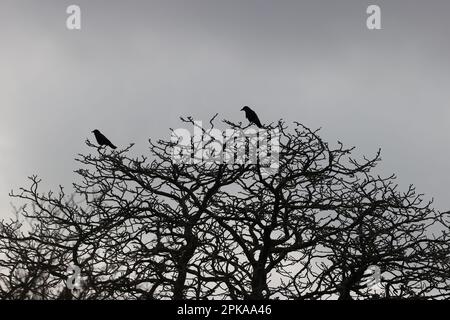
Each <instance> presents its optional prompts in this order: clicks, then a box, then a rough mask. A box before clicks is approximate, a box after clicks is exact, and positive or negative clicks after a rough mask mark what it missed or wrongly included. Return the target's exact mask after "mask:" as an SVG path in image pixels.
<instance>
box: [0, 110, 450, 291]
mask: <svg viewBox="0 0 450 320" xmlns="http://www.w3.org/2000/svg"><path fill="white" fill-rule="evenodd" d="M182 120H183V121H184V123H186V124H189V125H191V124H192V125H195V122H194V121H193V120H192V118H187V119H182ZM224 123H225V124H226V125H227V127H229V128H233V129H235V130H242V129H244V128H243V127H242V125H241V124H240V123H239V124H234V123H231V122H229V121H224ZM210 125H211V128H214V118H213V119H212V120H211V121H210ZM267 129H269V130H278V132H279V138H280V153H279V163H278V166H277V168H276V169H277V170H276V171H274V172H272V174H269V175H267V174H265V172H264V165H263V164H262V163H260V162H259V161H258V162H257V163H248V162H247V163H238V162H237V163H236V162H235V163H223V162H202V161H193V162H191V163H183V162H182V161H181V162H180V161H178V160H176V157H174V147H175V143H174V141H173V140H172V141H163V140H160V141H157V142H156V143H154V142H152V141H149V149H150V155H149V156H148V157H145V156H141V157H134V156H132V155H131V154H132V145H130V146H128V147H126V148H124V149H121V150H118V151H108V150H105V149H102V148H97V147H96V146H94V145H92V144H91V143H90V142H89V141H87V142H86V143H87V145H88V146H89V147H91V148H92V151H93V152H92V153H91V154H87V155H81V154H80V155H79V156H78V157H77V161H78V162H79V164H80V166H81V169H79V170H77V171H76V172H77V173H78V174H79V176H80V178H81V180H80V181H79V182H78V183H75V184H74V192H75V198H74V197H72V196H67V195H66V194H65V192H64V190H63V189H62V188H61V189H60V190H59V192H58V193H56V194H55V193H52V192H49V193H46V194H44V193H41V192H39V191H38V186H39V182H40V180H39V179H38V178H37V177H36V176H33V177H31V178H30V181H31V186H30V187H28V188H22V189H20V192H18V193H12V194H11V196H12V197H14V198H16V199H19V200H22V201H25V202H27V203H28V204H29V205H31V208H28V206H24V207H22V208H21V209H20V210H21V214H22V215H23V216H25V217H27V218H28V219H31V220H32V221H34V227H33V228H32V230H24V228H23V226H22V225H21V224H20V222H19V221H18V220H17V219H12V220H11V221H3V222H2V223H1V225H0V290H1V291H0V297H2V298H9V299H15V298H18V299H25V298H39V299H57V298H75V299H86V298H89V299H366V298H373V297H375V295H374V294H373V292H372V291H371V289H370V288H368V287H367V286H364V285H363V283H362V280H363V277H364V273H365V271H366V270H367V269H368V268H369V267H370V266H374V265H375V266H378V267H379V268H380V270H381V283H380V284H379V288H380V290H381V291H382V292H381V293H379V294H378V295H377V296H378V297H382V298H449V297H450V287H449V282H450V281H449V273H448V270H449V259H448V257H449V252H450V251H449V221H450V219H449V214H448V213H442V212H438V211H436V210H433V209H432V208H431V203H430V202H424V200H423V196H422V195H420V194H416V191H415V189H414V187H413V186H410V187H409V188H408V189H407V190H406V191H405V192H402V191H400V190H398V186H397V184H396V178H395V176H390V177H380V176H378V175H374V174H372V172H373V169H374V168H375V166H376V165H377V164H378V162H379V161H380V153H379V152H378V153H376V154H375V156H374V157H373V158H370V159H367V158H363V159H362V160H360V161H358V160H356V159H353V158H352V157H351V153H352V151H353V148H347V147H345V146H344V145H343V144H342V143H340V142H338V143H337V144H336V146H335V147H330V146H329V144H328V143H326V142H324V141H323V140H322V139H321V138H320V137H319V135H318V131H312V130H310V129H308V128H306V127H304V126H302V125H301V124H299V123H295V124H294V125H293V129H291V130H290V129H289V128H288V127H287V126H286V125H285V123H284V122H282V121H280V122H279V123H277V124H276V125H270V126H268V127H267ZM202 132H203V135H205V136H208V135H210V133H209V131H208V130H204V129H202ZM206 140H208V139H206ZM208 141H210V143H214V142H217V140H216V139H215V138H214V137H212V136H210V137H209V140H208ZM191 142H192V143H191V145H190V146H191V147H193V150H195V147H196V145H195V141H191ZM197 142H198V141H197ZM229 142H230V141H226V142H225V145H226V144H227V143H229ZM249 143H251V142H249V141H247V146H246V148H247V151H248V150H249V149H250V148H252V147H254V146H251V145H249ZM258 143H259V142H258ZM206 145H208V143H206ZM258 146H259V144H258V145H256V147H258ZM224 149H225V146H224ZM216 150H217V149H216ZM191 151H192V150H191ZM269 153H270V152H269ZM189 155H194V156H195V152H194V151H192V153H191V152H189ZM74 199H77V201H78V202H76V201H75V200H74ZM71 265H73V266H78V267H79V268H80V270H81V277H82V280H83V281H82V282H83V286H82V288H80V289H78V290H75V291H70V290H68V289H67V288H66V279H67V276H68V274H67V268H68V266H71ZM19 267H20V269H21V270H23V271H21V273H20V274H18V268H19ZM37 280H38V281H37Z"/></svg>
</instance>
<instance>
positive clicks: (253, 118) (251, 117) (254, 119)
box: [241, 106, 263, 128]
mask: <svg viewBox="0 0 450 320" xmlns="http://www.w3.org/2000/svg"><path fill="white" fill-rule="evenodd" d="M241 111H245V117H246V118H247V120H248V121H250V123H254V124H256V125H257V126H258V128H263V126H262V124H261V121H259V118H258V116H257V115H256V113H255V111H253V110H252V109H250V108H249V107H247V106H245V107H243V108H242V109H241Z"/></svg>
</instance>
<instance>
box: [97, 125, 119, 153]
mask: <svg viewBox="0 0 450 320" xmlns="http://www.w3.org/2000/svg"><path fill="white" fill-rule="evenodd" d="M92 132H93V133H94V135H95V139H97V142H98V144H99V145H101V146H109V147H111V148H113V149H116V146H115V145H113V144H112V143H111V141H109V140H108V138H106V137H105V136H104V135H103V134H102V133H101V132H100V131H98V130H97V129H95V130H94V131H92Z"/></svg>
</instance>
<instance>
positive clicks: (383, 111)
mask: <svg viewBox="0 0 450 320" xmlns="http://www.w3.org/2000/svg"><path fill="white" fill-rule="evenodd" d="M71 4H77V5H79V6H80V7H81V10H82V30H81V31H69V30H67V29H66V25H65V21H66V18H67V14H66V8H67V6H69V5H71ZM369 4H377V5H379V6H380V7H381V10H382V28H383V29H382V30H377V31H370V30H368V29H367V28H366V18H367V14H366V8H367V6H368V5H369ZM449 16H450V1H448V0H442V1H438V0H433V1H425V0H422V1H417V0H389V1H380V0H378V1H375V0H373V1H363V0H358V1H357V0H351V1H350V0H348V1H347V0H340V1H337V0H327V1H325V0H308V1H302V0H291V1H284V0H276V1H275V0H270V1H269V0H239V1H238V0H220V1H219V0H180V1H170V0H161V1H125V0H123V1H116V0H107V1H106V0H90V1H76V2H75V1H63V0H29V1H26V0H11V1H8V0H0V110H1V112H0V154H1V157H0V217H6V216H8V215H9V214H11V212H12V210H11V207H10V204H9V203H10V202H11V200H10V199H9V198H8V196H7V194H8V192H9V191H10V190H11V189H14V190H17V189H18V188H19V187H20V186H25V185H28V181H27V176H29V175H31V174H38V175H39V176H40V177H41V178H42V179H43V182H44V184H43V185H42V187H43V188H42V189H41V190H42V191H46V190H49V189H53V190H55V191H56V190H57V186H58V185H59V184H61V185H63V186H65V187H66V191H67V192H68V193H70V191H71V182H72V181H74V180H75V179H76V174H75V173H74V172H73V171H74V170H75V169H77V168H78V164H77V163H76V162H75V161H74V160H73V159H74V157H75V156H76V154H77V153H82V152H86V151H87V150H88V149H87V147H86V146H85V145H84V141H85V139H86V138H89V139H90V140H91V141H93V136H92V133H91V131H92V130H93V129H95V128H98V129H100V130H101V131H102V132H103V133H105V135H107V136H108V137H109V138H110V139H111V140H112V142H113V143H114V144H116V145H118V146H119V147H120V146H124V145H127V144H128V143H130V142H135V143H136V147H135V150H134V152H135V153H136V154H140V153H146V152H147V139H148V138H166V139H169V138H170V131H169V128H171V127H172V128H177V127H180V126H182V124H181V122H180V121H179V116H181V115H192V116H193V117H194V118H195V119H197V120H203V121H205V122H207V121H208V119H209V118H210V117H211V116H213V115H214V114H215V113H216V112H219V113H220V115H219V118H220V119H223V118H227V119H229V120H233V121H241V120H244V114H243V113H242V112H241V111H240V109H241V107H242V106H244V105H249V106H250V107H252V108H253V109H254V110H255V111H256V112H257V113H258V114H259V117H260V119H261V121H262V122H263V123H268V122H272V121H277V120H278V119H280V118H283V119H285V120H288V121H300V122H302V123H303V124H305V125H307V126H309V127H311V128H318V127H322V128H323V129H322V136H323V138H325V139H326V140H328V141H329V142H330V143H335V142H336V141H337V140H340V141H343V142H344V143H345V144H347V145H350V146H356V147H357V153H356V154H359V155H361V154H366V155H367V156H371V155H373V154H374V153H375V152H376V150H377V149H378V148H379V147H381V148H382V157H383V161H382V162H381V164H380V171H381V172H382V173H384V174H386V175H388V174H391V173H396V174H397V176H398V181H399V183H400V186H402V187H403V188H405V187H406V186H407V185H409V184H410V183H412V184H415V185H416V187H417V190H418V191H419V192H421V193H422V192H423V193H425V194H426V195H427V196H428V197H429V198H431V197H434V198H435V207H436V208H437V209H442V210H446V209H450V197H449V187H448V186H449V185H450V174H449V171H450V161H449V158H450V133H449V128H450V107H449V104H450V37H449V36H450V35H449V34H450V19H449Z"/></svg>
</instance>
